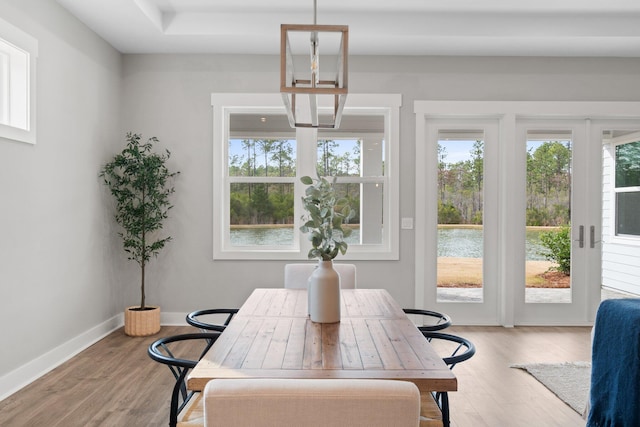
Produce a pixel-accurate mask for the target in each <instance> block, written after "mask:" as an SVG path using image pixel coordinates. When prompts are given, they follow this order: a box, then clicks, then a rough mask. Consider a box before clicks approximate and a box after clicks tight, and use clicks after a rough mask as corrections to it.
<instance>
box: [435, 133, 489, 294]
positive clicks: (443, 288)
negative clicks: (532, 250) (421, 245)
mask: <svg viewBox="0 0 640 427" xmlns="http://www.w3.org/2000/svg"><path fill="white" fill-rule="evenodd" d="M483 200H484V131H482V130H469V131H455V130H440V133H439V135H438V238H437V242H438V260H437V272H438V273H437V287H438V289H437V301H438V302H447V301H458V302H466V303H469V302H482V301H483V298H484V295H483V289H482V288H483V274H482V260H483V252H484V238H483V212H484V209H483V208H484V203H483Z"/></svg>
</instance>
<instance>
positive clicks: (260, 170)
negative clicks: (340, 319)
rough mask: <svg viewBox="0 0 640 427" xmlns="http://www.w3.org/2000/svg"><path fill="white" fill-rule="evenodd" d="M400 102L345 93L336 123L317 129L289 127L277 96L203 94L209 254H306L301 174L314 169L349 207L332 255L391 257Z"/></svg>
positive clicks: (312, 173)
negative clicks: (341, 240)
mask: <svg viewBox="0 0 640 427" xmlns="http://www.w3.org/2000/svg"><path fill="white" fill-rule="evenodd" d="M399 101H400V96H399V95H350V97H349V100H348V101H347V105H346V106H345V112H344V116H343V119H342V123H341V126H340V129H338V130H320V131H318V130H314V129H309V128H299V129H292V128H291V127H290V126H289V124H288V120H287V116H286V114H285V111H284V107H283V106H282V100H281V97H280V96H279V95H266V94H262V95H246V94H214V95H212V105H213V107H214V108H213V110H214V141H213V144H214V167H213V170H214V207H213V208H214V209H213V220H214V235H213V242H214V245H213V246H214V258H216V259H274V258H275V259H305V258H306V254H307V252H308V250H309V244H308V241H307V236H306V235H303V234H301V233H300V232H299V227H300V217H301V216H302V215H303V213H304V212H303V210H302V204H301V203H300V199H301V197H302V195H303V193H304V185H303V184H301V182H300V177H302V176H304V175H310V176H316V174H320V175H321V176H325V177H331V178H334V177H335V180H336V183H335V187H336V189H337V191H338V193H339V194H340V195H341V196H344V197H346V198H347V199H348V200H349V202H350V204H351V208H352V210H353V211H354V212H355V213H356V215H355V217H354V218H353V219H352V220H351V221H350V223H349V224H348V226H349V227H351V228H352V230H353V233H352V234H351V236H350V237H349V240H348V243H349V250H348V251H347V254H346V256H344V257H341V258H344V259H397V258H398V236H397V234H398V203H397V202H398V184H397V173H398V171H397V167H398V166H397V162H398V161H397V155H398V154H397V146H398V135H397V129H398V126H397V122H398V109H399V105H400V102H399ZM321 111H322V110H321ZM392 130H394V132H395V133H394V132H392Z"/></svg>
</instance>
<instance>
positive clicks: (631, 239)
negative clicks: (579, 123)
mask: <svg viewBox="0 0 640 427" xmlns="http://www.w3.org/2000/svg"><path fill="white" fill-rule="evenodd" d="M639 140H640V132H634V133H631V134H629V135H624V136H621V137H618V138H612V139H610V140H608V141H607V143H608V144H609V148H610V150H611V151H610V162H611V190H610V192H611V195H610V202H609V203H610V204H609V212H610V219H609V227H610V228H609V230H610V235H609V241H610V243H614V244H618V245H628V246H640V236H633V235H630V234H622V235H619V234H616V229H617V224H616V218H617V206H616V194H617V193H623V192H630V191H633V192H636V191H640V187H625V188H624V189H621V190H617V189H616V153H615V150H616V146H618V145H622V144H628V143H630V142H635V141H639Z"/></svg>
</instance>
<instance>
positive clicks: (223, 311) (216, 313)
mask: <svg viewBox="0 0 640 427" xmlns="http://www.w3.org/2000/svg"><path fill="white" fill-rule="evenodd" d="M237 312H238V309H237V308H208V309H204V310H196V311H192V312H191V313H189V314H187V323H188V324H190V325H191V326H195V327H196V328H200V330H201V331H202V332H206V331H218V332H222V331H224V328H226V327H227V325H229V322H231V319H232V318H233V316H235V314H236V313H237ZM207 317H209V318H213V317H221V318H223V319H224V320H223V321H222V323H211V322H210V321H207V322H205V321H204V318H207Z"/></svg>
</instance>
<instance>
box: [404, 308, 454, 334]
mask: <svg viewBox="0 0 640 427" xmlns="http://www.w3.org/2000/svg"><path fill="white" fill-rule="evenodd" d="M403 310H404V312H405V313H406V314H415V315H419V316H422V317H423V318H422V325H416V326H417V327H418V329H419V330H420V332H435V331H441V330H443V329H446V328H448V327H449V326H451V317H449V315H447V314H445V313H439V312H437V311H431V310H422V309H418V308H403ZM427 320H428V324H425V321H427Z"/></svg>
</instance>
